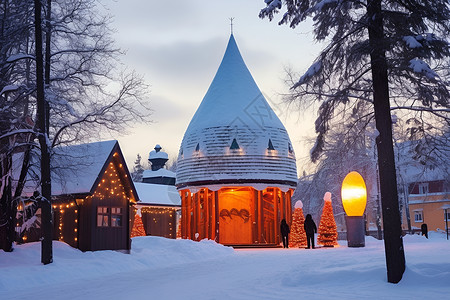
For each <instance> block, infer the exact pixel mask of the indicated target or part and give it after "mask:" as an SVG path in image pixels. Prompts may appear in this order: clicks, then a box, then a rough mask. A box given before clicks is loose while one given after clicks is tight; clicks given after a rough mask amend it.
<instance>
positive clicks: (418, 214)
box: [414, 211, 423, 223]
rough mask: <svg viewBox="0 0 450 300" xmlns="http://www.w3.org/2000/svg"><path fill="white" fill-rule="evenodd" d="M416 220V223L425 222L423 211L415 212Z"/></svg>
mask: <svg viewBox="0 0 450 300" xmlns="http://www.w3.org/2000/svg"><path fill="white" fill-rule="evenodd" d="M414 222H416V223H421V222H423V212H422V211H415V212H414Z"/></svg>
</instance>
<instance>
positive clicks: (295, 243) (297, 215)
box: [289, 200, 307, 248]
mask: <svg viewBox="0 0 450 300" xmlns="http://www.w3.org/2000/svg"><path fill="white" fill-rule="evenodd" d="M304 223H305V216H304V215H303V203H302V201H300V200H298V201H297V202H295V205H294V213H293V215H292V225H291V236H290V238H289V247H298V248H305V247H306V244H307V243H306V233H305V228H304V227H303V224H304Z"/></svg>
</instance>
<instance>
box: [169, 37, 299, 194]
mask: <svg viewBox="0 0 450 300" xmlns="http://www.w3.org/2000/svg"><path fill="white" fill-rule="evenodd" d="M234 139H236V141H237V143H238V144H239V147H240V148H239V150H233V149H230V146H231V144H232V141H233V140H234ZM269 140H271V142H272V144H273V146H274V148H275V150H273V151H270V152H269V151H268V149H267V148H268V142H269ZM289 144H291V141H290V139H289V136H288V133H287V131H286V129H285V128H284V126H283V124H282V123H281V121H280V119H279V118H278V117H277V115H276V114H275V112H274V111H273V109H272V108H271V107H270V105H269V103H268V102H267V100H266V99H265V98H264V96H263V94H262V93H261V91H260V90H259V88H258V86H257V85H256V83H255V81H254V80H253V77H252V75H251V73H250V71H249V70H248V68H247V66H246V65H245V62H244V60H243V58H242V56H241V54H240V52H239V49H238V46H237V44H236V41H235V39H234V36H233V35H231V36H230V39H229V41H228V45H227V48H226V50H225V54H224V56H223V59H222V62H221V64H220V66H219V68H218V70H217V73H216V75H215V77H214V79H213V81H212V83H211V85H210V86H209V89H208V91H207V93H206V95H205V97H204V98H203V100H202V102H201V104H200V106H199V107H198V109H197V111H196V112H195V114H194V116H193V118H192V120H191V122H190V123H189V126H188V128H187V129H186V132H185V134H184V137H183V141H182V143H181V147H180V152H179V153H180V154H179V157H178V164H177V175H176V176H177V177H176V182H177V185H178V186H180V185H185V186H189V184H191V183H194V182H214V181H215V183H216V182H218V181H222V182H223V181H235V182H236V183H237V182H239V181H242V180H247V181H248V182H251V181H261V180H271V181H278V182H280V183H281V182H292V185H295V184H296V182H297V169H296V164H295V156H294V154H293V153H290V152H289V147H288V145H289Z"/></svg>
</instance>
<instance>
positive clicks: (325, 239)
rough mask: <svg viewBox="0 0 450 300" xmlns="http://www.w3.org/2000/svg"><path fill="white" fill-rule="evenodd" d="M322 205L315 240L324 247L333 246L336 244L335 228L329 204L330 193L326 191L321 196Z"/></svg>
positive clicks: (331, 208) (331, 207)
mask: <svg viewBox="0 0 450 300" xmlns="http://www.w3.org/2000/svg"><path fill="white" fill-rule="evenodd" d="M323 200H324V205H323V210H322V217H321V218H320V224H319V230H318V231H319V236H318V237H317V242H318V243H319V244H320V245H323V246H325V247H333V246H336V245H338V242H337V237H338V234H337V228H336V222H335V220H334V215H333V206H332V205H331V193H330V192H326V193H325V196H324V198H323Z"/></svg>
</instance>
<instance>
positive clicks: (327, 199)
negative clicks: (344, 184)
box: [323, 192, 331, 202]
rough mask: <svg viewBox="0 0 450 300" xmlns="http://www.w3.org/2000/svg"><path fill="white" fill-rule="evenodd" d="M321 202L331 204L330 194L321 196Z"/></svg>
mask: <svg viewBox="0 0 450 300" xmlns="http://www.w3.org/2000/svg"><path fill="white" fill-rule="evenodd" d="M323 201H325V202H331V193H330V192H326V193H325V195H323Z"/></svg>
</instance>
